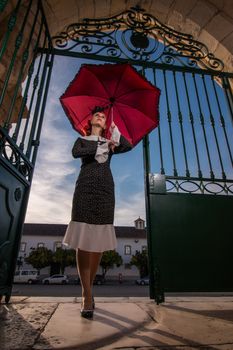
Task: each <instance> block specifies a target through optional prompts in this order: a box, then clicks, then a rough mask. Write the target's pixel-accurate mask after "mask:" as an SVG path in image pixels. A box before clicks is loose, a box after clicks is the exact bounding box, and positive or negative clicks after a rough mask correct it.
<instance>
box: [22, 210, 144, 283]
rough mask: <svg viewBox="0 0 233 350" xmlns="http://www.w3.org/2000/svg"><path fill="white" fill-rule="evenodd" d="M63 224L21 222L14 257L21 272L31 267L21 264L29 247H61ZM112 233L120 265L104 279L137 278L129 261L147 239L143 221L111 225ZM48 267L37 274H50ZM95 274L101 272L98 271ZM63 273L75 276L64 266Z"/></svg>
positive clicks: (134, 267) (136, 272) (141, 248)
mask: <svg viewBox="0 0 233 350" xmlns="http://www.w3.org/2000/svg"><path fill="white" fill-rule="evenodd" d="M66 228H67V225H62V224H30V223H25V224H24V229H23V235H22V239H21V245H20V251H19V255H18V258H19V259H20V260H21V261H22V266H21V268H22V269H28V268H31V266H30V265H28V264H26V262H24V258H25V257H27V256H28V255H29V254H30V252H31V249H32V248H37V247H46V248H48V249H51V250H52V251H55V250H56V248H57V247H61V246H62V247H63V248H64V249H66V248H65V246H64V245H62V239H63V237H64V234H65V231H66ZM115 232H116V237H117V242H118V247H117V249H116V251H117V252H118V253H119V254H120V255H121V257H122V260H123V265H121V266H120V267H114V268H113V269H110V270H109V271H108V272H107V276H109V277H110V276H111V277H112V278H118V277H119V274H122V278H124V277H127V278H135V277H138V276H139V271H138V269H137V268H136V266H130V264H129V262H130V260H131V257H132V255H134V254H135V252H136V250H139V251H142V250H143V249H146V248H147V237H146V228H145V221H144V220H143V219H141V218H140V217H139V218H138V219H137V220H135V221H134V226H115ZM50 273H51V270H50V267H46V268H44V269H42V270H41V274H43V275H44V274H46V275H47V274H50ZM97 273H102V269H101V268H99V270H98V271H97ZM65 274H67V275H77V269H76V267H70V266H69V267H66V269H65Z"/></svg>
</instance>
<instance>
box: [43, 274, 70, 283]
mask: <svg viewBox="0 0 233 350" xmlns="http://www.w3.org/2000/svg"><path fill="white" fill-rule="evenodd" d="M68 282H69V279H68V277H67V276H66V275H52V276H50V277H45V278H43V279H42V283H43V284H67V283H68Z"/></svg>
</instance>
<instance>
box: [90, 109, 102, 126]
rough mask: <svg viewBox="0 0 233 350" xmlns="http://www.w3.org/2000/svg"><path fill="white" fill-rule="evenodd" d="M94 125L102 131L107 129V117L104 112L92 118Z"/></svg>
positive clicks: (97, 113)
mask: <svg viewBox="0 0 233 350" xmlns="http://www.w3.org/2000/svg"><path fill="white" fill-rule="evenodd" d="M91 124H92V125H98V126H100V127H101V128H102V129H105V128H106V115H105V114H104V113H103V112H96V113H95V114H93V117H92V118H91Z"/></svg>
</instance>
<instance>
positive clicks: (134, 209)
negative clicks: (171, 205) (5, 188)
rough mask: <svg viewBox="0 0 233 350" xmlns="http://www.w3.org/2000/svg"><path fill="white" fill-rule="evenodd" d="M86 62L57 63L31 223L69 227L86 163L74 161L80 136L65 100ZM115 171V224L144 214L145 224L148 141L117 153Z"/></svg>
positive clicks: (36, 174) (31, 204)
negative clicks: (62, 100)
mask: <svg viewBox="0 0 233 350" xmlns="http://www.w3.org/2000/svg"><path fill="white" fill-rule="evenodd" d="M92 62H94V61H92ZM82 63H84V61H82V60H80V59H74V58H69V59H67V58H63V57H57V58H56V59H55V62H54V67H53V73H52V77H51V84H50V89H49V94H48V99H47V106H46V110H45V116H44V123H43V128H42V133H41V142H40V146H39V151H38V156H37V162H36V166H35V171H34V177H33V182H32V187H31V193H30V198H29V204H28V210H27V215H26V222H34V223H62V224H67V223H68V222H69V220H70V213H71V203H72V196H73V191H74V186H75V181H76V179H77V177H78V174H79V171H80V165H81V160H80V159H74V158H73V157H72V154H71V149H72V146H73V143H74V142H75V140H76V138H77V137H78V136H79V134H78V133H77V132H76V131H75V130H74V129H73V128H72V126H71V124H70V122H69V120H68V118H67V117H66V115H65V113H64V111H63V109H62V107H61V104H60V102H59V97H60V95H61V94H62V93H63V92H64V90H65V89H66V87H67V85H68V84H69V82H70V81H71V80H72V79H73V77H74V75H75V74H76V73H77V71H78V70H79V67H80V65H81V64H82ZM111 170H112V174H113V177H114V182H115V200H116V203H115V220H114V225H119V226H120V225H123V226H132V225H134V220H136V219H137V218H138V217H139V216H140V217H141V218H143V219H144V220H145V197H144V179H143V176H144V175H143V173H144V170H143V156H142V142H140V143H139V144H138V145H137V146H136V147H135V148H134V149H133V150H132V151H130V152H127V153H122V154H116V155H114V156H113V157H112V161H111Z"/></svg>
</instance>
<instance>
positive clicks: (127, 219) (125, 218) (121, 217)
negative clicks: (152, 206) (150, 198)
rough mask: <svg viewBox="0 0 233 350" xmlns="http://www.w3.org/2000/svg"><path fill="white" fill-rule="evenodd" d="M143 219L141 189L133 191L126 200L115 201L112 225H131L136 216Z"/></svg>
mask: <svg viewBox="0 0 233 350" xmlns="http://www.w3.org/2000/svg"><path fill="white" fill-rule="evenodd" d="M139 216H140V217H141V218H142V219H143V220H146V219H145V216H146V214H145V193H144V192H143V191H141V192H137V193H134V194H133V195H131V196H130V197H129V198H128V200H127V201H126V200H123V199H119V200H117V201H116V207H115V219H114V225H116V226H133V225H134V220H136V219H137V218H138V217H139Z"/></svg>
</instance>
